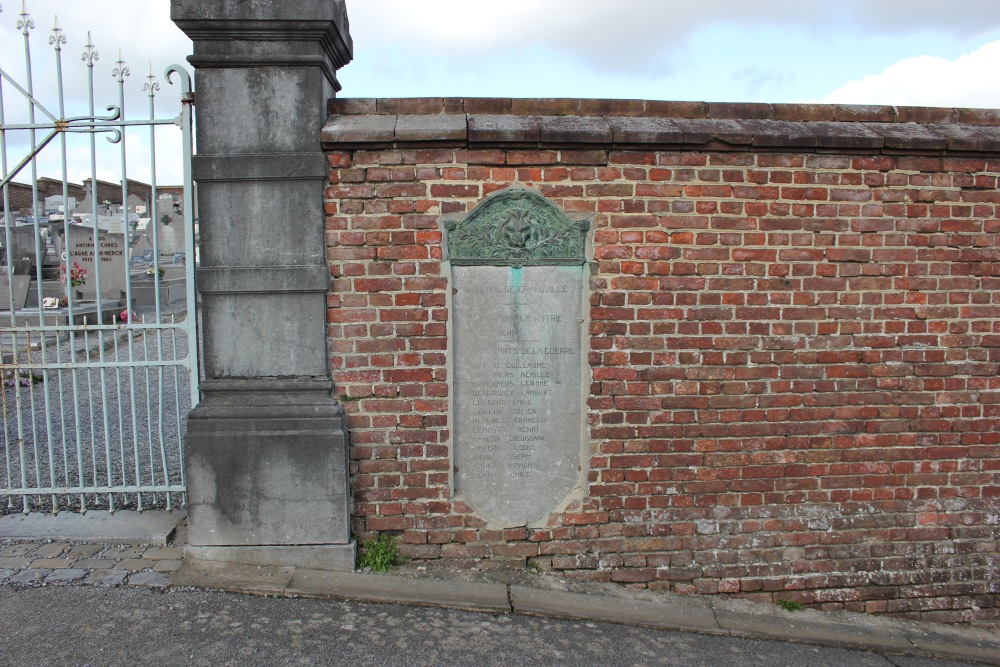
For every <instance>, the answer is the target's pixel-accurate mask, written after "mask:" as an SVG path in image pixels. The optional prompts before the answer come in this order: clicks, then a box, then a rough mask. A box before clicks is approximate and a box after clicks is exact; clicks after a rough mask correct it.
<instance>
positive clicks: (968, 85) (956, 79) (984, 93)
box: [819, 40, 1000, 108]
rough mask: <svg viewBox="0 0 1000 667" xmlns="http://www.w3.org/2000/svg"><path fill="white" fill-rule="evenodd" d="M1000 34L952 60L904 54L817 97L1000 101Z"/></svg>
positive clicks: (980, 104) (973, 103) (983, 104)
mask: <svg viewBox="0 0 1000 667" xmlns="http://www.w3.org/2000/svg"><path fill="white" fill-rule="evenodd" d="M997 71H1000V40H998V41H995V42H990V43H988V44H986V45H985V46H983V47H982V48H980V49H977V50H976V51H974V52H972V53H968V54H966V55H963V56H961V57H959V58H956V59H955V60H947V59H945V58H938V57H934V56H927V55H924V56H919V57H916V58H907V59H905V60H900V61H899V62H897V63H895V64H893V65H891V66H889V67H887V68H886V69H885V70H883V71H882V72H880V73H879V74H873V75H871V76H866V77H864V78H862V79H859V80H857V81H850V82H848V83H846V84H844V85H843V86H841V87H840V88H837V89H836V90H834V91H833V92H831V93H830V94H829V95H826V96H824V97H823V98H821V99H820V100H819V101H820V102H826V103H847V104H892V105H913V106H954V107H975V108H994V107H1000V77H996V76H991V75H990V73H991V72H997Z"/></svg>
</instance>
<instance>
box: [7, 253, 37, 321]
mask: <svg viewBox="0 0 1000 667" xmlns="http://www.w3.org/2000/svg"><path fill="white" fill-rule="evenodd" d="M12 268H13V270H12V271H10V272H9V273H8V269H7V267H6V266H0V310H8V311H9V310H21V309H22V308H24V305H25V302H27V300H28V287H29V286H30V284H31V259H30V258H24V259H19V260H17V261H15V262H14V265H13V267H12ZM12 285H13V290H11V286H12ZM11 294H13V299H14V300H13V301H11ZM12 303H13V306H14V307H13V308H11V304H12Z"/></svg>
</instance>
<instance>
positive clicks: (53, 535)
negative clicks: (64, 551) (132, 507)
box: [0, 510, 187, 546]
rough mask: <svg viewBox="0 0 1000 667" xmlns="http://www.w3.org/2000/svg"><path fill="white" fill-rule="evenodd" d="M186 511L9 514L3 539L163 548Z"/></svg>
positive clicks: (0, 519) (1, 529)
mask: <svg viewBox="0 0 1000 667" xmlns="http://www.w3.org/2000/svg"><path fill="white" fill-rule="evenodd" d="M186 518H187V514H186V513H185V512H176V511H174V512H166V511H150V512H131V511H124V510H123V511H119V512H115V513H114V514H112V513H110V512H101V511H96V510H92V511H90V512H87V513H86V514H78V513H76V512H60V513H59V514H55V515H53V514H41V513H31V514H7V515H5V516H0V540H8V539H11V540H12V539H16V540H62V541H69V542H91V543H94V542H98V543H104V544H151V545H156V546H164V545H166V544H167V542H168V541H169V539H170V536H171V534H172V533H173V532H174V530H176V528H177V526H178V524H180V523H181V522H182V521H184V519H186Z"/></svg>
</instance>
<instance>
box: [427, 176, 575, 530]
mask: <svg viewBox="0 0 1000 667" xmlns="http://www.w3.org/2000/svg"><path fill="white" fill-rule="evenodd" d="M446 229H447V230H448V253H449V255H448V258H449V261H450V262H451V264H452V287H453V296H452V329H451V332H452V342H451V349H452V350H453V373H454V375H453V387H454V398H453V401H454V416H455V428H454V439H455V440H454V441H455V449H454V458H455V468H456V472H455V490H456V493H457V494H458V495H459V496H460V497H462V498H463V499H464V500H466V501H467V502H468V503H469V504H470V505H471V506H472V507H473V508H475V510H476V511H477V513H479V514H481V515H482V516H484V517H485V518H487V519H490V520H492V521H494V522H500V523H503V524H504V525H525V524H527V523H530V522H533V521H537V520H539V519H543V518H544V517H546V516H548V515H549V514H551V513H552V512H553V511H555V510H556V509H558V507H559V506H560V505H561V504H562V502H563V501H564V500H565V499H566V498H567V496H568V495H569V494H570V493H571V492H572V491H573V490H574V489H576V488H578V487H579V486H580V483H581V465H582V457H583V455H584V445H583V437H584V433H585V427H584V426H585V410H584V395H585V392H584V387H585V384H586V383H588V382H589V379H586V378H584V362H585V360H586V358H585V354H584V350H583V337H582V334H583V301H584V284H585V279H586V268H585V265H584V263H585V262H584V260H585V257H584V242H585V238H586V230H587V225H586V223H583V224H580V223H575V222H572V221H570V220H568V219H567V218H566V217H565V215H564V214H563V213H562V212H561V211H560V210H559V209H558V208H556V207H555V206H554V205H553V204H551V203H550V202H548V201H547V200H545V199H544V198H543V197H542V196H541V195H538V194H536V193H534V192H532V191H528V190H519V189H511V190H506V191H503V192H501V193H498V194H497V195H494V196H493V197H490V198H488V199H487V200H486V201H485V202H484V203H483V204H481V205H480V206H479V207H478V208H477V209H476V210H475V211H473V213H472V214H470V216H469V217H468V218H467V219H466V220H465V221H464V222H462V223H453V222H450V221H449V222H448V223H446Z"/></svg>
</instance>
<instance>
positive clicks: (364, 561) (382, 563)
mask: <svg viewBox="0 0 1000 667" xmlns="http://www.w3.org/2000/svg"><path fill="white" fill-rule="evenodd" d="M361 549H362V551H361V553H360V554H359V555H358V569H359V570H363V569H365V568H369V569H371V570H372V572H387V571H388V570H389V568H390V567H392V566H393V565H395V564H396V558H397V556H398V555H399V549H398V547H396V540H395V539H394V538H393V537H392V535H389V534H388V533H382V534H381V535H379V536H378V538H377V539H375V540H372V541H371V542H362V544H361Z"/></svg>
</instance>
